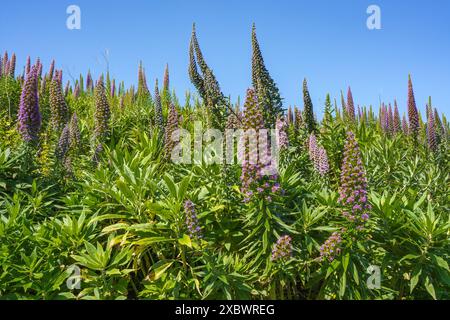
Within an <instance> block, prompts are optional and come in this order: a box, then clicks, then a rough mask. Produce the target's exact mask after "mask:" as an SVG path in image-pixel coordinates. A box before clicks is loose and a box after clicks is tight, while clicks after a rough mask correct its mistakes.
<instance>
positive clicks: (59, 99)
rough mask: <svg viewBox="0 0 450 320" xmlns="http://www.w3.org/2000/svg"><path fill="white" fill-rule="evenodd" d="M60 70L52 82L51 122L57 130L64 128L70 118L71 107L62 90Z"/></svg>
mask: <svg viewBox="0 0 450 320" xmlns="http://www.w3.org/2000/svg"><path fill="white" fill-rule="evenodd" d="M59 74H60V73H58V72H56V73H55V76H54V77H53V80H52V82H51V83H50V115H51V123H52V126H53V128H54V129H55V130H56V131H59V130H61V129H63V128H64V126H65V124H66V123H67V120H68V115H69V109H68V107H67V104H66V101H65V99H64V95H63V92H62V83H61V81H60V78H59Z"/></svg>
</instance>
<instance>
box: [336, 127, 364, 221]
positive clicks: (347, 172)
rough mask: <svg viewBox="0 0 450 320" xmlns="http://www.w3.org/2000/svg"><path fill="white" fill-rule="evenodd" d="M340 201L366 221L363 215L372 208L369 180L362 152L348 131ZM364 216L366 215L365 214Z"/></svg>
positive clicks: (353, 136)
mask: <svg viewBox="0 0 450 320" xmlns="http://www.w3.org/2000/svg"><path fill="white" fill-rule="evenodd" d="M339 202H340V203H341V205H343V206H344V210H346V211H351V212H352V215H354V216H359V217H361V219H362V220H363V221H365V220H364V219H363V215H364V214H366V213H367V212H368V211H369V210H370V207H369V205H368V204H367V180H366V175H365V170H364V167H363V164H362V160H361V152H360V151H359V146H358V142H357V141H356V139H355V135H354V134H353V132H348V133H347V140H346V143H345V150H344V160H343V163H342V171H341V184H340V187H339ZM346 211H344V212H346ZM344 216H345V214H344ZM347 217H348V214H347ZM364 217H366V216H365V215H364ZM367 217H368V216H367Z"/></svg>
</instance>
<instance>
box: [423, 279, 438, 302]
mask: <svg viewBox="0 0 450 320" xmlns="http://www.w3.org/2000/svg"><path fill="white" fill-rule="evenodd" d="M425 289H427V291H428V293H429V294H430V295H431V296H432V297H433V299H434V300H437V299H436V292H435V291H434V286H433V284H432V283H431V281H430V278H429V277H428V276H427V277H426V278H425Z"/></svg>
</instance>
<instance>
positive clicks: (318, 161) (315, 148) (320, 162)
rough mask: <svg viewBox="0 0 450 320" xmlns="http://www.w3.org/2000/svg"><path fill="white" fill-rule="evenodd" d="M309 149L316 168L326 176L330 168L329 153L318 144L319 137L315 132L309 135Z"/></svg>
mask: <svg viewBox="0 0 450 320" xmlns="http://www.w3.org/2000/svg"><path fill="white" fill-rule="evenodd" d="M308 151H309V158H310V160H311V162H312V163H313V165H314V169H315V170H316V171H317V172H318V173H319V174H320V175H321V176H322V177H324V176H325V175H326V174H327V173H328V171H329V169H330V167H329V164H328V155H327V151H326V150H325V148H324V147H322V146H319V145H318V144H317V139H316V136H315V135H314V133H311V135H310V136H309V141H308Z"/></svg>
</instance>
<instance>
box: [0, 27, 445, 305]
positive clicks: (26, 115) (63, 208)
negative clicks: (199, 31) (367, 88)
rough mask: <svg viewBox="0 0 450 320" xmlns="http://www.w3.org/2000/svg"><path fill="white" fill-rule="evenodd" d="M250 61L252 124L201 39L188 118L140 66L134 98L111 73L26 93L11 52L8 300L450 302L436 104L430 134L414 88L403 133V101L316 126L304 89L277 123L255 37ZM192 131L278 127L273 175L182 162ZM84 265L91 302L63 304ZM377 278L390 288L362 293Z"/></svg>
mask: <svg viewBox="0 0 450 320" xmlns="http://www.w3.org/2000/svg"><path fill="white" fill-rule="evenodd" d="M252 44H253V56H252V83H253V84H252V89H249V90H248V91H247V96H246V98H245V103H244V107H243V108H241V106H240V105H239V103H232V102H231V101H229V99H228V98H226V96H225V95H224V94H223V93H222V92H221V90H220V88H219V83H218V81H217V79H216V78H215V76H214V74H213V72H212V70H211V69H210V68H209V66H208V65H207V63H206V62H205V59H204V57H203V54H202V52H201V50H200V47H199V43H198V40H197V37H196V33H195V29H194V31H193V33H192V39H191V44H190V47H189V55H190V65H189V76H190V78H191V80H192V82H193V84H194V85H195V87H196V89H197V91H198V96H197V95H193V96H192V97H191V95H190V93H187V94H186V103H185V104H184V105H180V103H179V102H178V101H179V100H178V99H177V96H176V94H175V92H171V91H170V84H169V71H168V68H167V69H166V73H165V75H164V81H163V86H162V89H161V92H160V88H159V85H158V81H156V84H155V89H154V91H153V90H152V92H151V91H150V90H149V88H148V86H147V80H146V75H145V70H144V67H143V65H142V64H141V65H140V66H139V74H138V75H139V76H138V80H139V81H138V87H137V88H134V87H131V88H128V89H126V88H125V87H124V85H123V83H116V80H115V79H111V78H110V76H109V73H106V74H105V75H101V76H100V77H99V79H98V80H97V81H94V80H93V78H92V76H91V74H90V73H88V75H87V76H86V78H84V77H82V76H80V78H79V79H78V80H76V81H75V82H69V83H67V85H65V87H64V85H63V80H62V79H63V74H62V71H61V70H58V69H57V68H56V66H55V63H54V62H53V63H52V64H51V66H50V67H49V68H48V69H46V70H47V71H46V72H44V71H43V69H44V68H43V65H42V63H41V62H40V61H39V60H37V61H36V62H35V63H34V64H33V65H32V63H31V62H30V58H28V60H27V63H26V65H25V68H24V71H23V74H21V75H18V76H17V75H16V70H15V66H16V61H15V59H16V58H15V55H12V56H11V57H9V56H8V54H7V53H5V55H4V56H3V57H2V58H1V62H0V66H1V67H0V71H1V72H0V298H2V299H137V298H139V299H270V298H271V299H449V298H450V293H449V292H450V270H449V266H448V260H449V252H450V250H449V249H450V241H449V236H450V229H449V227H450V214H449V213H450V201H449V200H450V179H449V174H450V170H449V169H450V167H449V162H448V160H449V124H448V122H447V120H446V119H445V116H444V115H442V114H439V112H438V111H437V110H436V109H435V108H434V107H433V105H432V101H431V98H430V100H429V101H428V104H427V107H426V115H425V119H423V118H422V116H421V114H420V112H418V108H417V106H416V102H415V99H414V91H413V86H412V80H411V78H410V79H409V88H408V106H407V108H408V112H407V116H406V115H404V116H403V119H401V117H400V114H399V111H398V107H397V103H396V102H394V103H393V104H392V105H391V104H389V103H388V104H382V105H380V106H379V108H377V109H379V112H377V113H375V112H374V111H373V110H372V107H371V106H368V107H360V106H359V105H356V107H355V102H354V101H353V97H352V92H351V90H350V89H348V95H347V98H346V99H345V98H344V95H342V96H341V97H340V100H341V102H340V104H339V106H338V104H337V103H336V100H334V102H332V100H331V97H330V96H329V95H328V96H327V97H326V104H325V106H324V108H323V110H324V112H323V117H322V118H321V120H320V121H319V119H318V118H317V117H316V115H315V113H314V109H313V104H312V101H311V97H310V95H309V90H308V84H307V81H306V79H305V80H304V82H303V98H304V99H303V101H304V108H303V110H300V109H299V108H297V107H294V108H291V107H289V108H288V109H287V110H284V109H283V107H282V100H281V98H280V94H279V91H278V88H277V87H276V84H275V82H274V80H273V79H272V78H271V76H270V75H269V72H268V70H267V68H266V67H265V65H264V61H263V58H262V54H261V51H260V46H259V44H258V41H257V38H256V31H255V28H253V31H252ZM405 82H406V81H405ZM405 94H406V86H405ZM241 109H242V110H241ZM321 109H322V108H321ZM194 121H200V122H201V123H203V124H204V127H205V128H206V127H215V128H220V129H225V128H228V129H233V128H243V129H255V130H261V129H263V128H265V127H267V128H272V127H276V128H277V129H279V132H278V139H277V145H278V147H279V150H280V163H279V170H278V174H273V175H271V176H261V175H260V174H259V171H258V170H259V169H258V168H255V166H251V165H249V164H248V163H244V164H243V165H240V164H227V165H224V164H208V163H207V161H206V160H207V159H205V158H206V157H207V156H208V155H207V154H206V153H205V155H204V156H205V158H204V159H203V161H200V162H197V163H193V164H179V163H174V162H173V161H171V158H170V155H171V152H172V151H173V150H174V148H175V144H174V142H173V141H172V140H171V135H172V133H173V132H174V131H175V130H176V129H177V128H184V129H186V130H188V131H189V132H191V133H193V132H194ZM205 145H206V143H205ZM248 151H249V150H248V149H246V152H248ZM76 266H78V268H80V270H81V283H80V287H77V286H75V288H71V287H69V288H68V286H67V283H66V281H67V280H69V283H76V280H77V278H75V279H69V277H71V276H73V275H74V274H75V275H76V273H74V272H75V271H76V270H77V268H76ZM377 267H378V268H379V271H380V274H381V283H380V284H381V286H380V287H378V286H375V287H371V286H370V285H369V286H368V284H367V280H368V278H369V277H370V276H373V275H376V272H374V270H376V269H377ZM368 270H369V272H368ZM369 280H370V279H369ZM369 282H370V281H369ZM370 283H371V282H370ZM374 283H376V282H374Z"/></svg>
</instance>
